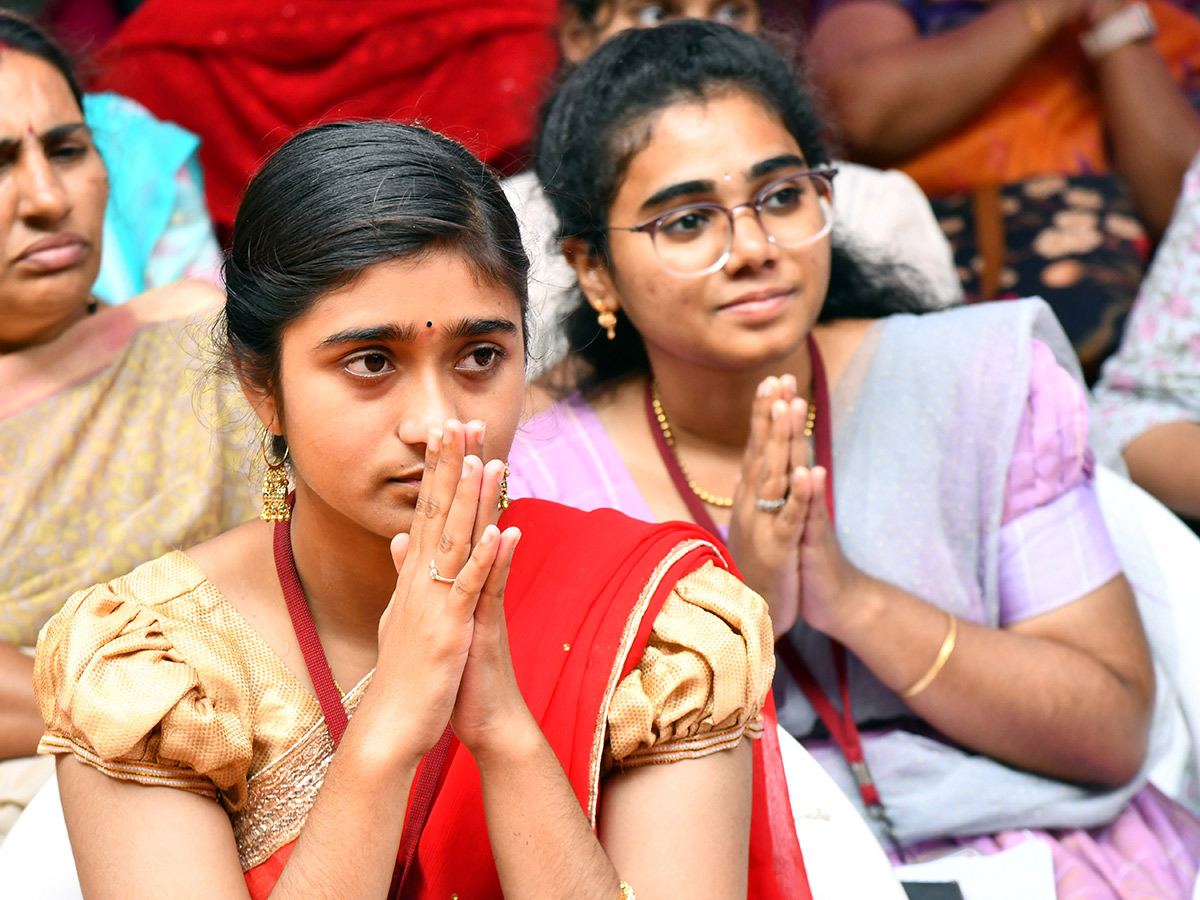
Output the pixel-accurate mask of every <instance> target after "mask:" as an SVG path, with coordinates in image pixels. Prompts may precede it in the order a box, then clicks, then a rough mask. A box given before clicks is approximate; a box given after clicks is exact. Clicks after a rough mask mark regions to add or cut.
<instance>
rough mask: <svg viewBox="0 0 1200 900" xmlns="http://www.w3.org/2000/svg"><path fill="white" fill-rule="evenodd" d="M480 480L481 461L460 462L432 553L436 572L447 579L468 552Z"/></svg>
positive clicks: (476, 457)
mask: <svg viewBox="0 0 1200 900" xmlns="http://www.w3.org/2000/svg"><path fill="white" fill-rule="evenodd" d="M482 479H483V462H482V461H481V460H480V459H479V457H478V456H468V457H467V458H466V459H464V460H463V463H462V474H461V475H460V476H459V479H458V485H457V487H456V489H455V492H454V499H453V500H452V501H451V503H450V509H449V511H448V512H447V514H446V524H445V525H444V526H443V528H442V534H441V536H440V537H439V538H438V542H437V550H436V552H435V553H434V554H433V562H434V565H435V566H437V570H438V573H439V574H440V575H443V576H445V577H447V578H453V577H455V575H456V574H457V573H458V570H459V569H461V568H462V566H463V563H465V562H466V561H467V556H468V555H469V554H470V552H471V545H472V543H473V542H474V532H475V516H476V513H477V512H478V510H479V484H480V482H481V481H482Z"/></svg>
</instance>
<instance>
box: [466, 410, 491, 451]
mask: <svg viewBox="0 0 1200 900" xmlns="http://www.w3.org/2000/svg"><path fill="white" fill-rule="evenodd" d="M463 430H464V432H465V434H466V444H467V454H468V455H474V456H478V457H479V458H480V459H485V458H486V457H484V455H483V437H484V433H485V432H486V431H487V425H486V424H485V423H484V422H482V421H481V420H479V419H472V420H471V421H470V422H468V423H467V424H466V425H465V426H464V429H463Z"/></svg>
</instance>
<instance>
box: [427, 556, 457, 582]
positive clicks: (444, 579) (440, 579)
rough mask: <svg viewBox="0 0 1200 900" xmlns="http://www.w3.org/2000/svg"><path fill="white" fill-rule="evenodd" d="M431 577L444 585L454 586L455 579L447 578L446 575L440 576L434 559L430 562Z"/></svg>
mask: <svg viewBox="0 0 1200 900" xmlns="http://www.w3.org/2000/svg"><path fill="white" fill-rule="evenodd" d="M429 577H430V578H432V579H433V580H434V581H438V582H441V583H442V584H454V579H453V578H447V577H446V576H445V575H439V574H438V570H437V566H436V565H434V563H433V560H432V559H431V560H430V561H429Z"/></svg>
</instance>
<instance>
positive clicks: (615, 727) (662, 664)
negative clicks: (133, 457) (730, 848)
mask: <svg viewBox="0 0 1200 900" xmlns="http://www.w3.org/2000/svg"><path fill="white" fill-rule="evenodd" d="M773 673H774V656H773V651H772V631H771V622H770V617H769V615H768V613H767V609H766V604H765V603H764V602H763V601H762V599H761V598H759V597H758V595H757V594H755V593H754V592H752V591H750V590H749V589H748V588H746V587H745V586H744V585H743V584H742V583H741V582H739V581H738V580H737V579H736V578H735V577H734V576H732V575H730V574H729V573H728V572H726V571H724V570H722V569H719V568H716V567H715V566H713V565H711V564H709V565H707V566H705V567H703V568H701V569H698V570H697V571H695V572H692V573H690V574H688V575H687V576H685V577H684V578H682V579H680V581H679V582H678V583H677V584H676V586H675V588H674V590H673V592H672V593H671V595H670V596H669V597H668V599H667V601H666V603H665V604H664V606H663V608H662V610H661V611H660V613H659V615H658V617H657V618H656V620H655V622H654V626H653V629H652V633H651V636H650V639H649V642H648V644H647V647H646V650H645V652H644V654H643V657H642V659H641V661H640V663H639V665H638V666H637V667H636V668H635V669H634V670H633V671H631V672H630V673H629V674H628V675H627V676H626V677H625V678H624V679H622V681H621V682H620V683H619V684H618V686H617V689H616V692H615V694H614V696H613V700H612V702H611V704H610V707H609V714H608V739H607V742H606V752H605V771H610V770H612V769H613V768H614V767H615V768H617V769H624V768H630V767H634V766H640V765H646V764H651V763H667V762H672V761H674V760H676V759H683V758H691V757H697V756H704V755H707V754H709V753H715V752H718V751H720V750H723V749H727V748H729V747H732V746H735V745H736V744H737V743H738V742H739V741H740V740H741V739H742V738H743V736H749V737H755V736H757V735H758V734H760V733H761V730H762V723H761V717H760V711H761V709H762V705H763V703H764V701H765V697H766V693H767V690H768V689H769V687H770V683H771V677H772V675H773ZM34 686H35V690H36V694H37V700H38V704H39V707H40V709H41V713H42V717H43V718H44V719H45V721H46V723H47V731H46V734H45V735H44V736H43V738H42V741H41V745H40V747H39V751H40V752H43V753H72V754H74V755H75V756H76V757H77V758H78V759H80V760H81V761H83V762H84V763H87V764H89V765H92V766H94V767H96V768H98V769H100V770H101V771H103V772H105V773H106V774H108V775H110V776H112V777H114V778H120V779H125V780H130V781H136V782H140V783H143V784H151V785H166V786H172V787H177V788H182V789H184V790H189V791H193V792H196V793H200V794H203V795H206V796H210V797H213V798H215V799H219V800H220V801H221V803H222V804H223V805H224V806H225V808H226V809H227V810H229V811H230V812H231V813H232V812H237V811H239V810H241V809H242V807H243V805H244V804H245V803H246V796H247V785H248V782H249V781H251V780H252V779H253V778H254V777H255V774H256V773H258V772H260V771H262V770H263V769H264V768H266V767H267V766H268V765H269V764H270V763H272V762H274V761H275V760H277V759H279V758H280V757H282V756H283V755H284V754H285V753H287V752H288V751H289V750H290V749H291V748H293V747H294V746H295V745H296V744H297V742H298V741H300V739H301V738H302V737H304V736H305V734H306V732H308V731H309V730H310V729H312V727H313V726H314V725H315V724H317V723H319V721H320V719H321V710H320V706H319V704H318V703H317V701H316V698H315V697H313V696H312V695H311V693H309V692H308V691H307V690H306V689H305V688H304V687H303V686H302V685H301V684H300V683H299V682H298V681H297V680H296V678H295V677H294V676H293V675H292V674H291V673H290V671H289V670H288V669H287V667H286V666H285V664H284V663H283V661H282V660H281V659H280V658H279V657H278V656H277V655H276V654H275V653H274V651H273V650H271V648H270V647H269V646H268V645H267V644H266V642H265V641H263V639H262V638H261V637H260V636H259V635H258V634H257V633H255V632H254V631H253V630H252V629H251V628H250V626H249V625H248V624H247V623H246V622H245V620H244V619H242V617H241V616H240V614H239V613H238V612H237V611H236V610H235V609H234V608H233V606H232V605H230V604H229V602H228V601H227V600H226V599H225V598H224V597H223V595H222V594H221V593H220V592H219V591H218V590H217V589H216V588H215V586H214V585H212V584H211V583H210V582H209V581H208V580H207V579H206V578H205V576H204V573H203V572H202V571H201V570H200V569H199V567H197V566H196V565H195V563H193V562H192V561H191V560H190V559H189V558H188V557H187V556H185V555H184V554H182V553H170V554H168V555H166V556H164V557H162V558H160V559H158V560H155V561H153V562H150V563H147V564H145V565H143V566H140V567H139V568H137V569H135V570H134V571H133V572H132V573H131V574H129V575H127V576H125V577H123V578H118V579H116V580H115V581H112V582H109V583H108V584H104V585H98V586H96V587H93V588H90V589H88V590H86V591H81V592H79V593H77V594H75V595H74V596H73V597H71V599H70V600H69V601H68V602H67V604H66V605H65V606H64V607H63V609H62V610H61V611H60V612H59V613H58V614H57V615H56V616H55V617H54V618H53V619H51V621H50V622H49V623H48V624H47V625H46V627H45V629H43V631H42V634H41V636H40V638H39V641H38V654H37V662H36V667H35V672H34ZM363 687H365V682H364V684H362V685H359V686H358V687H357V688H356V689H355V690H354V691H352V692H351V694H352V695H354V694H359V693H360V691H361V689H362V688H363ZM348 699H349V698H348Z"/></svg>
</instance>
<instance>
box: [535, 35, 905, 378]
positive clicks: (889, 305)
mask: <svg viewBox="0 0 1200 900" xmlns="http://www.w3.org/2000/svg"><path fill="white" fill-rule="evenodd" d="M739 92H740V93H745V94H747V95H749V96H752V97H754V98H755V99H756V100H757V101H758V102H760V103H762V104H763V106H764V107H765V108H766V109H768V110H770V111H771V112H773V113H775V114H776V115H777V116H779V119H780V121H781V122H782V124H783V126H784V127H785V128H786V129H787V131H788V132H789V133H790V134H791V135H792V137H793V138H795V140H796V143H797V144H799V146H800V150H801V152H802V153H803V154H804V159H805V161H806V162H807V163H808V164H809V165H810V166H812V167H816V166H819V165H824V164H826V163H827V162H828V161H829V156H828V153H827V152H826V150H825V147H824V145H823V144H822V142H821V138H820V132H821V121H820V119H819V117H818V116H817V112H816V110H815V109H814V107H813V103H812V100H811V99H810V98H809V96H808V95H807V94H806V93H805V91H804V89H803V87H802V86H801V83H800V79H799V77H798V75H797V74H796V72H795V71H793V69H792V67H791V65H790V64H789V63H788V62H787V61H786V60H785V59H784V58H783V57H782V56H781V55H780V54H779V53H778V52H776V51H775V50H774V49H773V48H772V47H771V46H770V45H769V44H767V43H766V42H765V41H763V40H762V39H760V38H758V37H754V36H752V35H749V34H746V33H744V32H742V31H739V30H738V29H736V28H732V27H730V26H728V25H722V24H719V23H716V22H709V21H703V20H698V19H688V20H682V21H679V22H672V23H669V24H666V25H662V26H660V27H657V28H647V29H643V30H631V31H625V32H622V33H621V34H618V35H616V36H615V37H613V38H612V39H610V40H609V41H607V42H606V43H605V44H603V45H602V46H601V47H600V48H599V49H597V50H596V52H595V53H593V54H592V55H591V56H590V57H588V59H586V60H584V61H583V62H582V63H581V64H580V65H579V66H577V67H576V68H575V69H573V70H572V71H571V72H569V73H567V75H566V77H565V78H564V80H563V82H562V84H561V85H559V87H558V90H557V91H556V92H555V94H554V96H553V97H551V99H550V101H549V102H548V103H547V105H546V107H545V109H544V110H543V113H542V133H541V136H540V138H539V141H538V147H537V156H536V168H537V174H538V177H539V179H540V180H541V182H542V184H543V185H544V187H545V189H546V194H547V196H548V197H549V199H550V202H551V204H552V205H553V206H554V210H555V212H556V213H557V215H558V219H559V232H558V236H559V239H560V240H564V239H567V238H580V239H583V240H585V241H586V242H587V245H588V248H589V250H590V252H591V253H593V254H595V255H596V256H598V257H599V258H601V259H604V260H605V261H607V262H609V263H610V264H611V260H610V259H609V257H608V212H609V209H610V208H611V206H612V203H613V200H614V199H615V198H616V195H617V192H618V190H619V189H620V186H621V182H622V180H623V178H624V176H625V172H626V169H627V168H628V165H629V163H630V161H631V160H632V159H633V157H634V156H635V155H636V154H637V153H638V152H639V151H640V150H641V149H643V148H644V147H645V146H646V144H647V143H648V142H649V141H650V137H651V133H652V130H653V127H654V117H655V115H656V114H657V113H659V112H660V111H661V110H663V109H666V108H668V107H671V106H674V105H676V104H680V103H695V102H703V101H705V100H708V99H712V98H715V97H722V96H728V95H729V94H731V93H739ZM834 190H835V193H836V190H837V188H836V184H835V188H834ZM835 234H836V232H835ZM922 308H923V304H922V303H921V300H920V297H919V295H918V294H917V293H916V292H915V291H914V290H913V288H912V287H910V286H908V285H907V284H906V283H905V282H904V281H902V280H901V279H899V278H897V277H896V276H895V275H894V273H893V272H891V271H890V270H889V269H888V268H887V267H885V266H884V265H879V264H870V263H866V262H865V261H864V260H862V259H860V258H859V257H858V256H857V255H856V254H854V253H853V252H852V251H851V250H850V249H848V248H847V247H846V246H844V245H843V244H842V243H841V239H840V237H839V238H838V239H835V240H834V241H833V242H832V259H831V265H830V280H829V289H828V291H827V293H826V298H825V303H824V306H823V307H822V311H821V320H822V321H828V320H831V319H838V318H878V317H880V316H884V315H889V314H891V313H894V312H919V311H921V310H922ZM617 318H618V322H617V328H616V339H615V340H612V341H609V340H605V339H599V340H597V337H598V335H599V331H600V329H599V326H598V325H597V322H596V314H595V312H594V310H592V308H591V307H590V306H589V305H588V303H587V301H586V299H585V298H584V297H583V295H582V291H580V293H579V302H578V303H577V304H576V307H575V309H574V310H573V311H572V312H571V313H570V314H569V316H568V317H567V320H566V330H567V337H568V341H569V343H570V346H571V347H572V348H574V352H575V353H576V354H577V355H578V356H580V357H582V359H583V360H584V361H585V362H587V363H588V364H589V365H590V368H591V370H592V372H591V375H590V377H588V378H586V379H585V382H584V387H585V389H595V388H598V387H602V386H604V385H605V384H608V383H610V382H612V381H615V380H617V379H620V378H622V377H624V376H626V375H630V374H633V373H636V372H641V371H645V370H646V368H647V367H648V361H647V358H646V351H645V347H644V345H643V344H642V340H641V337H640V336H639V335H638V333H637V330H636V329H635V328H634V326H633V323H632V322H630V321H629V319H628V317H626V316H625V315H624V313H623V312H621V311H620V310H618V312H617Z"/></svg>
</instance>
